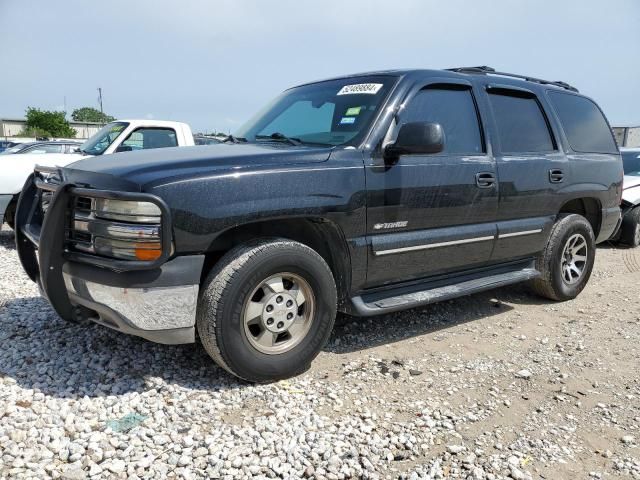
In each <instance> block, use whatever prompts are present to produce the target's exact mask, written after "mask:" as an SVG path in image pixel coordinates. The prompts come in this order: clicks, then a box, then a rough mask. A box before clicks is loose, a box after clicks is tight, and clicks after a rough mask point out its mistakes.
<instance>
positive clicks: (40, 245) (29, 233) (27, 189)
mask: <svg viewBox="0 0 640 480" xmlns="http://www.w3.org/2000/svg"><path fill="white" fill-rule="evenodd" d="M54 180H55V182H54ZM43 192H48V193H50V194H52V197H51V199H50V200H49V204H48V207H47V209H46V212H45V211H43V210H42V206H41V201H42V195H43ZM74 196H83V197H91V198H108V199H111V200H133V201H145V202H151V203H154V204H155V205H157V206H158V208H160V211H161V212H162V217H161V218H162V223H161V225H162V229H161V245H162V255H161V256H160V257H159V258H158V259H157V260H154V261H128V260H114V259H110V258H104V257H98V256H96V255H91V254H85V253H80V252H74V251H71V250H70V249H69V248H67V240H68V239H67V225H68V224H69V221H70V218H69V214H70V205H71V201H70V200H71V198H73V197H74ZM170 215H171V214H170V211H169V208H168V207H167V205H166V204H165V203H164V202H163V201H162V199H160V198H158V197H156V196H154V195H149V194H145V193H137V192H118V191H106V190H95V189H91V188H86V187H84V186H83V187H80V186H77V185H76V184H74V183H71V182H69V181H67V179H66V178H65V176H64V172H63V171H62V169H60V168H52V167H40V166H38V167H36V168H35V170H34V173H33V174H31V175H30V176H29V178H28V179H27V181H26V183H25V186H24V188H23V189H22V193H21V194H20V198H19V199H18V205H17V209H16V220H15V223H16V224H15V235H16V250H17V252H18V257H19V259H20V263H21V264H22V267H23V268H24V270H25V272H26V273H27V275H28V276H29V278H31V280H33V281H34V282H36V283H39V284H40V286H41V287H42V290H43V291H44V293H45V295H46V296H47V298H48V299H49V301H50V302H51V305H52V306H53V308H54V309H55V310H56V311H57V312H58V314H59V315H60V316H61V317H62V318H65V319H72V318H73V315H72V311H73V306H72V305H71V303H70V302H69V296H68V294H67V290H66V287H65V284H64V279H63V276H62V267H63V265H64V264H65V262H67V261H75V262H81V263H86V264H90V265H94V266H97V267H102V268H108V269H110V270H114V271H118V272H124V271H132V270H148V269H154V268H158V267H160V266H161V265H162V264H163V263H165V262H166V261H167V260H168V259H169V257H170V256H171V216H170Z"/></svg>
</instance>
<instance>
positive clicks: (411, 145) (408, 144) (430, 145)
mask: <svg viewBox="0 0 640 480" xmlns="http://www.w3.org/2000/svg"><path fill="white" fill-rule="evenodd" d="M443 150H444V130H443V129H442V125H440V124H439V123H426V122H413V123H405V124H404V125H402V126H401V127H400V131H399V132H398V138H397V140H396V141H395V143H391V144H389V145H387V146H386V147H385V149H384V157H385V159H394V160H397V158H398V157H399V156H400V155H406V154H412V153H413V154H429V153H440V152H442V151H443Z"/></svg>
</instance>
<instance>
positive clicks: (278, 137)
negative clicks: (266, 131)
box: [256, 132, 302, 147]
mask: <svg viewBox="0 0 640 480" xmlns="http://www.w3.org/2000/svg"><path fill="white" fill-rule="evenodd" d="M262 138H264V139H267V140H277V141H281V142H282V141H284V142H287V143H288V144H290V145H295V146H296V147H297V146H299V145H302V140H300V139H299V138H294V137H287V136H286V135H284V134H282V133H280V132H274V133H272V134H271V135H256V139H262Z"/></svg>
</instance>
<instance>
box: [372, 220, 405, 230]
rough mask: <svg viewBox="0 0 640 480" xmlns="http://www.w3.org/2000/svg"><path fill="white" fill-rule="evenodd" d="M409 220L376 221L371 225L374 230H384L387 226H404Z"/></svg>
mask: <svg viewBox="0 0 640 480" xmlns="http://www.w3.org/2000/svg"><path fill="white" fill-rule="evenodd" d="M408 223H409V222H407V221H403V222H391V223H376V224H375V225H374V226H373V229H374V230H386V229H388V228H404V227H406V226H407V224H408Z"/></svg>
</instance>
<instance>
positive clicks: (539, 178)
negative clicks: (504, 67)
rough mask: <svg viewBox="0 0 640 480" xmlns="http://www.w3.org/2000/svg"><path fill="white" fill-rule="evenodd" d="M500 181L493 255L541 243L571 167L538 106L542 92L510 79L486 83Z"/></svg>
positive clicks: (511, 254)
mask: <svg viewBox="0 0 640 480" xmlns="http://www.w3.org/2000/svg"><path fill="white" fill-rule="evenodd" d="M486 100H487V102H488V104H489V107H490V108H489V110H490V111H491V112H492V117H493V118H492V120H493V123H494V129H493V131H494V132H495V135H494V136H493V140H492V146H493V149H494V155H495V159H496V162H497V168H498V179H499V182H500V202H499V208H498V216H497V220H498V221H497V226H498V239H497V241H496V246H495V250H494V252H493V255H492V261H503V260H510V259H516V258H519V257H526V256H529V255H532V254H534V253H536V252H539V251H540V250H542V249H543V248H544V244H545V241H546V239H547V238H548V233H549V231H550V229H551V227H552V225H553V222H554V221H555V214H556V212H557V211H558V209H559V204H560V202H561V199H562V196H561V189H562V187H563V186H564V185H565V183H566V181H567V178H568V175H569V174H570V172H569V171H568V167H567V165H568V164H567V158H566V156H565V154H564V152H562V151H561V150H560V149H559V148H558V141H557V138H558V137H557V135H556V134H555V132H554V130H553V127H552V124H551V122H550V120H549V117H548V116H547V114H546V112H545V108H544V107H543V102H544V98H539V97H538V96H537V95H536V94H535V93H534V92H533V91H530V90H527V89H524V88H520V87H514V86H510V85H498V84H487V85H486Z"/></svg>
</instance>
